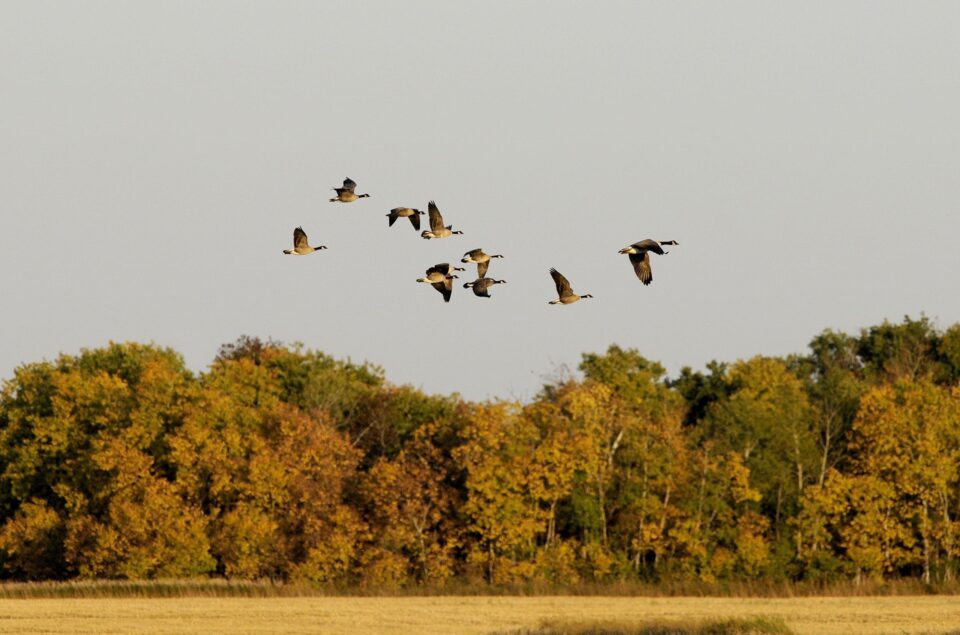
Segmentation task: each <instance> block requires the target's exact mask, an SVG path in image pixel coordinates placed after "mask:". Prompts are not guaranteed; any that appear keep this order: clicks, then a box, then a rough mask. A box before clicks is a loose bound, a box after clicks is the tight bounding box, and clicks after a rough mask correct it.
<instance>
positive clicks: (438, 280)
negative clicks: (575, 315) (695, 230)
mask: <svg viewBox="0 0 960 635" xmlns="http://www.w3.org/2000/svg"><path fill="white" fill-rule="evenodd" d="M356 190H357V184H356V183H355V182H354V181H353V179H351V178H350V177H347V178H346V179H344V181H343V186H342V187H335V188H333V191H335V192H336V193H337V196H336V197H335V198H331V199H330V202H331V203H353V202H354V201H357V200H359V199H361V198H369V197H370V195H369V194H357V192H356ZM426 213H427V218H428V220H429V221H430V229H425V230H424V231H422V232H420V237H421V238H425V239H427V240H431V239H435V238H448V237H450V236H455V235H460V234H463V232H462V231H459V230H454V229H453V225H444V224H443V216H442V215H441V214H440V209H439V208H438V207H437V204H436V203H435V202H434V201H430V202H429V203H428V205H427V212H426ZM423 214H424V212H422V211H420V210H418V209H413V208H411V207H395V208H393V209H392V210H390V213H389V214H387V218H388V223H387V226H388V227H393V224H394V223H395V222H396V221H397V219H398V218H406V219H409V220H410V224H411V225H413V228H414V230H416V231H420V217H421V216H423ZM679 244H680V243H678V242H677V241H675V240H659V241H658V240H651V239H649V238H647V239H644V240H641V241H639V242H635V243H633V244H632V245H630V246H629V247H624V248H623V249H621V250H620V251H619V253H621V254H625V255H627V256H628V257H629V258H630V263H631V265H633V271H634V273H636V274H637V278H639V279H640V282H642V283H643V284H644V285H648V284H650V283H651V282H653V271H652V270H651V268H650V254H651V253H654V254H658V255H661V256H663V255H666V254H667V253H669V252H666V251H664V250H663V247H662V245H679ZM321 249H326V246H324V245H320V246H318V247H311V246H310V241H309V240H308V239H307V233H306V232H305V231H303V228H302V227H297V228H296V229H294V230H293V249H284V250H283V253H285V254H288V255H291V256H305V255H307V254H311V253H313V252H315V251H320V250H321ZM494 258H503V255H502V254H487V253H485V252H484V251H483V249H471V250H470V251H468V252H466V253H465V254H463V258H461V259H460V262H462V263H473V264H476V265H477V279H476V280H474V281H473V282H468V283H466V284H464V285H463V288H464V289H468V288H472V289H473V293H474V295H476V296H477V297H481V298H489V297H490V293H489V291H490V287H492V286H494V285H498V284H505V283H506V282H507V281H506V280H496V279H494V278H488V277H487V271H488V270H489V268H490V261H491V260H492V259H494ZM457 271H466V269H465V268H464V267H456V266H453V267H451V266H450V263H447V262H441V263H439V264H436V265H433V266H432V267H430V268H429V269H427V271H426V275H425V276H424V277H422V278H417V282H426V283H427V284H430V285H431V286H433V288H434V289H436V290H437V291H439V292H440V294H441V295H443V301H444V302H449V301H450V296H451V295H452V294H453V280H454V279H455V278H457V277H458V276H457V275H456V273H455V272H457ZM550 276H551V277H552V278H553V282H554V284H555V285H556V287H557V299H556V300H550V302H549V304H573V303H574V302H577V301H578V300H584V299H586V298H592V297H593V296H592V295H590V294H589V293H585V294H582V295H578V294H576V293H574V292H573V288H572V287H571V286H570V281H569V280H567V279H566V277H564V275H563V274H562V273H560V272H559V271H557V270H556V269H554V268H552V267H551V268H550Z"/></svg>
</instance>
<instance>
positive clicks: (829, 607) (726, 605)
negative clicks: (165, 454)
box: [0, 596, 960, 635]
mask: <svg viewBox="0 0 960 635" xmlns="http://www.w3.org/2000/svg"><path fill="white" fill-rule="evenodd" d="M754 616H767V617H771V618H779V619H781V620H783V622H784V623H785V624H786V625H787V626H788V627H789V628H790V629H791V630H792V631H793V632H795V633H798V634H810V635H821V634H822V635H830V634H832V633H835V634H838V635H839V634H842V635H855V634H858V633H949V632H960V598H958V597H956V596H893V597H891V596H887V597H854V598H841V597H807V598H789V599H771V598H716V597H714V598H691V597H681V598H644V597H584V596H551V597H477V596H470V597H458V596H444V597H301V598H292V597H273V598H214V597H210V598H203V597H200V598H126V599H125V598H105V599H28V600H0V633H148V634H152V633H229V634H230V635H239V634H241V633H325V634H329V635H357V634H366V633H370V634H374V635H398V634H403V633H410V634H416V635H441V634H456V635H472V634H475V635H487V634H489V633H504V632H511V631H516V630H518V629H522V628H535V627H537V626H538V625H539V624H541V623H543V621H544V620H570V621H575V622H584V621H593V620H597V621H616V622H619V623H625V624H629V623H638V624H639V623H649V622H660V623H662V622H673V621H677V622H687V623H689V622H691V621H699V620H720V619H725V618H749V617H754Z"/></svg>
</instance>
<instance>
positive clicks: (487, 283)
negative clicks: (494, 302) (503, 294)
mask: <svg viewBox="0 0 960 635" xmlns="http://www.w3.org/2000/svg"><path fill="white" fill-rule="evenodd" d="M506 283H507V281H506V280H494V279H493V278H477V279H476V280H474V281H473V282H468V283H466V284H464V285H463V288H464V289H466V288H467V287H473V295H475V296H477V297H480V298H489V297H490V294H489V293H487V289H489V288H490V287H492V286H493V285H495V284H506Z"/></svg>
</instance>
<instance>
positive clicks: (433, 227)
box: [420, 201, 463, 239]
mask: <svg viewBox="0 0 960 635" xmlns="http://www.w3.org/2000/svg"><path fill="white" fill-rule="evenodd" d="M427 211H428V212H430V229H429V230H424V231H423V232H421V233H420V237H421V238H428V239H429V238H446V237H447V236H452V235H453V234H462V233H463V232H462V231H459V230H457V231H453V225H447V226H446V227H444V225H443V216H441V215H440V210H439V209H438V208H437V204H436V203H434V202H433V201H430V204H429V205H428V206H427Z"/></svg>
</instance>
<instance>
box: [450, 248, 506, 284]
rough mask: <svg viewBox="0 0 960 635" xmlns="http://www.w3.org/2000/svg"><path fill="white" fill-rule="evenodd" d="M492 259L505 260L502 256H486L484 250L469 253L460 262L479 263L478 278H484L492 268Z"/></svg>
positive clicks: (473, 250)
mask: <svg viewBox="0 0 960 635" xmlns="http://www.w3.org/2000/svg"><path fill="white" fill-rule="evenodd" d="M491 258H503V255H502V254H486V253H484V251H483V249H471V250H470V251H468V252H467V253H465V254H463V258H461V259H460V262H475V263H477V278H478V279H479V278H483V277H484V276H486V275H487V270H488V269H489V268H490V259H491Z"/></svg>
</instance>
